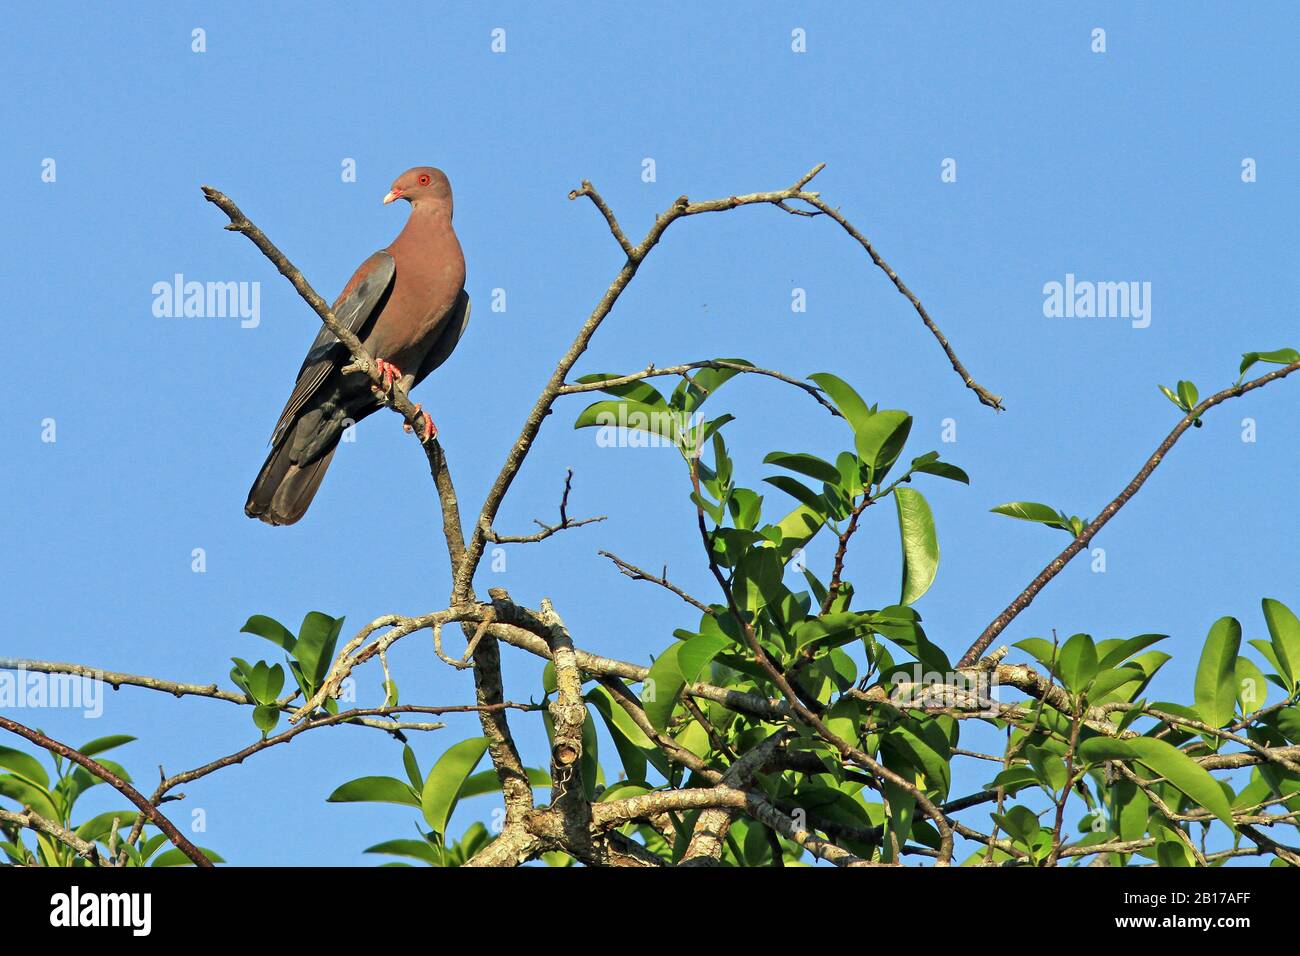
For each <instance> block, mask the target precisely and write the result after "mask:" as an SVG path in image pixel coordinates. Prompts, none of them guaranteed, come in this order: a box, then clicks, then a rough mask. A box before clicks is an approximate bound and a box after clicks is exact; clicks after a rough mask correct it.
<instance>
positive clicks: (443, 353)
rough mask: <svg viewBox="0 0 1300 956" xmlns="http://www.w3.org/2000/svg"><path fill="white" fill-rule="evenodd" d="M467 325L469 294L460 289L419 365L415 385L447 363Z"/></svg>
mask: <svg viewBox="0 0 1300 956" xmlns="http://www.w3.org/2000/svg"><path fill="white" fill-rule="evenodd" d="M468 325H469V294H468V293H467V292H466V291H465V290H464V289H461V290H460V295H458V296H457V297H456V304H455V305H453V306H452V307H451V311H450V312H449V313H448V314H447V319H446V321H445V322H444V324H443V329H442V331H441V332H440V333H438V338H437V339H436V340H435V341H434V343H433V347H432V348H431V349H429V351H428V353H427V354H426V355H425V356H424V361H423V362H421V363H420V369H419V371H418V372H416V374H415V384H416V385H418V384H419V383H420V382H422V381H424V380H425V378H427V377H428V375H429V373H430V372H432V371H433V370H434V369H436V368H437V367H438V366H439V365H441V364H442V363H443V362H445V361H447V358H448V356H450V355H451V353H452V352H453V351H455V349H456V346H457V345H458V344H460V337H461V336H462V335H464V334H465V328H466V327H467V326H468Z"/></svg>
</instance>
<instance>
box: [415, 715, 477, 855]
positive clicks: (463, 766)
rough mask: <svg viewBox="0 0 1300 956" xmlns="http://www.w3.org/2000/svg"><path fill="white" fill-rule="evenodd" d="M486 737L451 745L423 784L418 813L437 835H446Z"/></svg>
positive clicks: (473, 738) (472, 738)
mask: <svg viewBox="0 0 1300 956" xmlns="http://www.w3.org/2000/svg"><path fill="white" fill-rule="evenodd" d="M487 747H488V740H487V738H486V737H471V738H469V739H468V740H462V741H461V742H460V743H457V744H453V745H452V746H451V747H449V748H447V751H446V753H444V754H443V755H442V756H441V757H439V758H438V762H437V763H436V764H434V765H433V769H432V770H430V771H429V776H428V778H427V779H426V780H425V781H424V792H423V793H422V794H421V795H420V810H421V811H422V812H423V814H424V821H425V822H426V823H427V824H429V827H430V828H431V829H432V830H433V831H434V832H435V833H438V834H440V835H441V834H445V833H446V832H447V823H448V821H449V820H450V819H451V815H452V812H453V811H454V810H455V809H456V802H457V801H458V800H459V799H460V792H461V788H462V787H463V786H464V784H465V781H466V779H467V778H468V777H469V775H470V774H471V773H473V772H474V768H475V767H477V766H478V762H479V761H480V760H482V759H483V754H484V753H485V752H486V751H487Z"/></svg>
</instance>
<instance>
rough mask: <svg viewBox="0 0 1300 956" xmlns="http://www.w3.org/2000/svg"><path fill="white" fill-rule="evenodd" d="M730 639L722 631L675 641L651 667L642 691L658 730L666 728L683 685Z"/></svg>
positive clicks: (645, 706)
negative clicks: (676, 642) (678, 641)
mask: <svg viewBox="0 0 1300 956" xmlns="http://www.w3.org/2000/svg"><path fill="white" fill-rule="evenodd" d="M730 646H732V642H731V640H730V638H728V637H725V636H724V635H721V634H702V635H700V636H699V637H693V638H691V639H690V640H688V641H683V642H681V643H679V644H674V645H672V646H671V647H669V648H668V649H667V650H665V651H664V652H663V653H662V654H660V655H659V657H658V658H657V659H656V660H655V662H654V664H653V665H651V667H650V673H649V674H648V675H647V676H646V681H645V684H644V685H643V688H642V692H641V703H642V706H643V707H644V708H645V712H646V717H648V718H649V720H650V724H651V726H652V727H654V728H655V729H656V730H660V731H663V730H666V729H667V728H668V722H669V720H671V719H672V714H673V708H674V706H675V705H676V703H677V699H678V697H679V696H681V692H682V688H683V687H684V686H685V685H686V684H688V683H693V682H694V681H696V680H697V679H698V678H699V675H700V673H701V671H703V669H704V668H705V667H706V666H707V665H708V664H709V662H710V661H712V660H713V658H714V657H716V656H717V655H718V653H719V652H720V651H722V650H723V649H724V648H726V647H730Z"/></svg>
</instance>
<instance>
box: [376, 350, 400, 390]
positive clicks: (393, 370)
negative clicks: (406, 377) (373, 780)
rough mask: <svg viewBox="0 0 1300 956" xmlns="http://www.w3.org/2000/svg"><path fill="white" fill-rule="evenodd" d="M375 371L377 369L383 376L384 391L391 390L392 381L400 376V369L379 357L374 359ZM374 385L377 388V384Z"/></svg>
mask: <svg viewBox="0 0 1300 956" xmlns="http://www.w3.org/2000/svg"><path fill="white" fill-rule="evenodd" d="M375 371H377V372H378V373H379V374H380V375H381V376H382V377H383V380H384V388H383V390H384V391H389V390H391V389H392V387H393V383H394V382H396V381H397V380H398V379H399V378H401V377H402V370H401V369H400V368H398V367H397V366H396V365H394V364H393V363H392V362H385V361H384V360H383V359H381V358H377V359H375ZM375 387H376V388H378V386H375Z"/></svg>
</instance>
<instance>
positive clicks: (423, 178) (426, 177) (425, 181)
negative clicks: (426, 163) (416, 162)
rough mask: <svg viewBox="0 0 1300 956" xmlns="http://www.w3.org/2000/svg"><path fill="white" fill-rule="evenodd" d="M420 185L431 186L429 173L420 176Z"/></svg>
mask: <svg viewBox="0 0 1300 956" xmlns="http://www.w3.org/2000/svg"><path fill="white" fill-rule="evenodd" d="M420 185H421V186H427V185H429V174H428V173H421V174H420Z"/></svg>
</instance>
